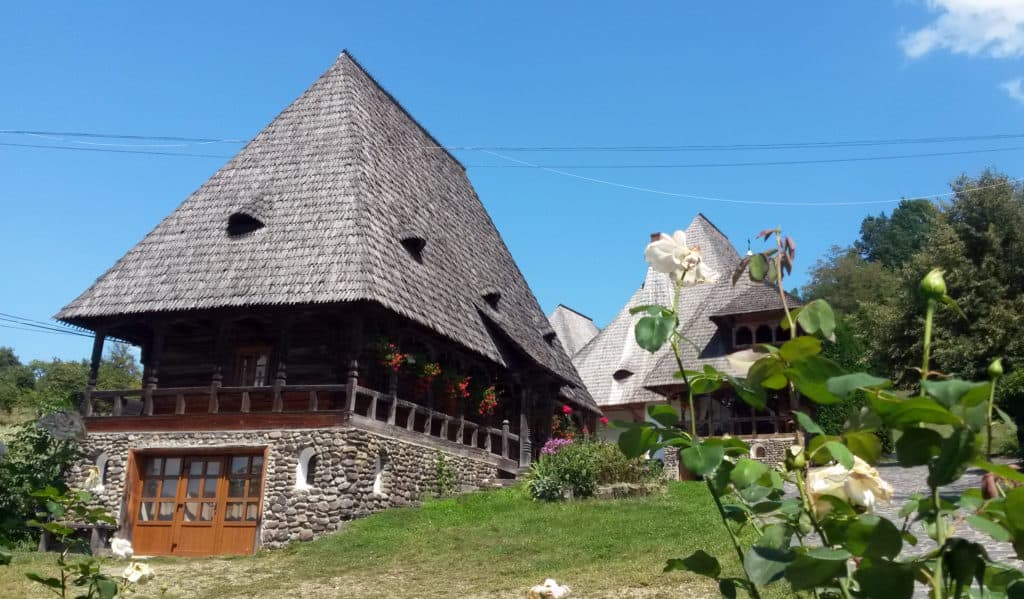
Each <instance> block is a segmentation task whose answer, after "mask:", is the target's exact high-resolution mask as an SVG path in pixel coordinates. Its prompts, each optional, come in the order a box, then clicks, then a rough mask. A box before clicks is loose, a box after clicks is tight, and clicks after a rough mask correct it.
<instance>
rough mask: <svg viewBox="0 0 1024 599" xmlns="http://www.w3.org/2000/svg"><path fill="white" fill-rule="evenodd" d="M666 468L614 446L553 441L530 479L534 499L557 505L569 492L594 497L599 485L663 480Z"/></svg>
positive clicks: (657, 462) (536, 465)
mask: <svg viewBox="0 0 1024 599" xmlns="http://www.w3.org/2000/svg"><path fill="white" fill-rule="evenodd" d="M662 472H663V466H662V464H661V462H659V461H657V460H647V459H644V458H628V457H626V454H624V453H622V450H620V449H619V447H618V446H617V445H616V444H614V443H608V442H604V441H571V442H570V441H567V440H565V439H552V440H551V441H548V443H546V444H545V445H544V449H543V450H541V456H540V459H539V460H537V461H536V462H534V464H533V467H532V468H531V470H530V473H529V475H528V476H527V480H528V486H527V488H528V489H529V491H530V495H531V496H532V497H533V498H534V499H543V500H545V501H557V500H559V499H562V498H563V497H564V496H565V494H566V492H571V493H572V496H573V497H592V496H593V495H594V491H596V490H597V485H599V484H602V485H604V484H612V483H638V482H644V481H649V480H659V479H661V477H662Z"/></svg>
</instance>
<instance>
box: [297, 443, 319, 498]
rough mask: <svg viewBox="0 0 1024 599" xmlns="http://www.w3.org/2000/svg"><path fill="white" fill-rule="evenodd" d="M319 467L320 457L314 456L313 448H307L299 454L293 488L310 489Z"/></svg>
mask: <svg viewBox="0 0 1024 599" xmlns="http://www.w3.org/2000/svg"><path fill="white" fill-rule="evenodd" d="M319 465H320V457H319V456H318V455H317V454H316V449H315V448H313V447H307V448H305V449H303V450H302V451H301V452H299V459H298V462H296V464H295V488H296V489H299V490H308V489H312V488H313V482H314V479H315V478H316V471H317V468H318V466H319Z"/></svg>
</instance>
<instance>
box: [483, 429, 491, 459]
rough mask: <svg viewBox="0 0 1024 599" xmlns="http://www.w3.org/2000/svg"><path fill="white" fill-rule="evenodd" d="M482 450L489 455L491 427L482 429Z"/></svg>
mask: <svg viewBox="0 0 1024 599" xmlns="http://www.w3.org/2000/svg"><path fill="white" fill-rule="evenodd" d="M484 449H486V450H487V453H491V427H489V426H485V427H484Z"/></svg>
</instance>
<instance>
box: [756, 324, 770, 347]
mask: <svg viewBox="0 0 1024 599" xmlns="http://www.w3.org/2000/svg"><path fill="white" fill-rule="evenodd" d="M754 340H755V341H757V342H758V343H771V342H772V328H771V327H770V326H768V325H766V324H763V325H761V326H759V327H757V332H756V333H754Z"/></svg>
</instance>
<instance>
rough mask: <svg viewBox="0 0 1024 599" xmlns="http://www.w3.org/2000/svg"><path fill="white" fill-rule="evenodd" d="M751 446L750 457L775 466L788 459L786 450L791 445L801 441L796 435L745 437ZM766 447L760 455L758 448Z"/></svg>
mask: <svg viewBox="0 0 1024 599" xmlns="http://www.w3.org/2000/svg"><path fill="white" fill-rule="evenodd" d="M743 440H744V441H746V442H747V445H749V446H750V457H752V458H754V459H756V460H758V461H760V462H762V463H764V464H766V465H768V466H775V465H776V464H778V463H779V462H783V461H785V459H786V450H788V449H789V447H790V446H791V445H797V444H799V443H800V441H799V439H797V438H796V436H792V437H757V438H753V437H750V438H745V439H743ZM759 448H761V449H764V455H763V456H758V449H759Z"/></svg>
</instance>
